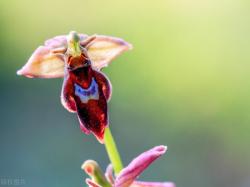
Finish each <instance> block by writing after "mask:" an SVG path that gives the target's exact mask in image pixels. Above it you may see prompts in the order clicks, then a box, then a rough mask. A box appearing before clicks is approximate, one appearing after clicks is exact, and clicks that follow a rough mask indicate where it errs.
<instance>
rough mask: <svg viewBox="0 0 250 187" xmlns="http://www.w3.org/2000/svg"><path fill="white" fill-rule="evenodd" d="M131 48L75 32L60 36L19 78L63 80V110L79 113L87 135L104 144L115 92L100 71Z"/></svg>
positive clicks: (48, 43)
mask: <svg viewBox="0 0 250 187" xmlns="http://www.w3.org/2000/svg"><path fill="white" fill-rule="evenodd" d="M131 48H132V46H131V45H130V44H129V43H127V42H125V41H124V40H122V39H120V38H115V37H110V36H102V35H93V36H87V35H85V34H77V33H76V32H74V31H72V32H70V33H69V35H68V36H66V35H62V36H56V37H54V38H52V39H49V40H47V41H46V42H45V44H44V46H40V47H38V48H37V49H36V50H35V52H34V53H33V54H32V56H31V57H30V59H29V60H28V62H27V63H26V64H25V65H24V67H23V68H22V69H20V70H19V71H18V72H17V74H18V75H24V76H26V77H29V78H59V77H63V78H64V81H63V88H62V92H61V101H62V104H63V106H64V107H65V108H66V109H67V110H68V111H70V112H73V113H77V115H78V118H79V122H80V128H81V129H82V131H83V132H85V133H86V134H89V133H93V134H94V135H95V136H96V137H97V139H98V140H99V141H100V142H103V137H104V131H105V127H106V126H107V125H108V124H109V122H108V111H107V102H108V101H109V100H110V97H111V93H112V88H111V84H110V81H109V80H108V78H107V76H105V75H104V74H103V73H102V72H101V71H100V70H101V69H102V68H103V67H106V66H107V65H108V64H109V63H110V62H111V60H113V59H114V58H115V57H117V56H118V55H120V54H121V53H123V52H124V51H126V50H128V49H131Z"/></svg>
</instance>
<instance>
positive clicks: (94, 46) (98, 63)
mask: <svg viewBox="0 0 250 187" xmlns="http://www.w3.org/2000/svg"><path fill="white" fill-rule="evenodd" d="M86 49H87V53H88V56H89V58H90V60H91V62H92V67H93V68H94V69H96V70H100V69H101V68H103V67H106V66H108V64H109V63H110V62H111V61H112V60H113V59H114V58H116V57H117V56H118V55H120V54H122V53H123V52H125V51H127V50H129V49H132V45H131V44H129V43H127V42H125V41H124V40H122V39H120V38H115V37H111V36H102V35H96V37H95V39H94V40H93V41H91V42H90V43H89V44H88V45H87V46H86Z"/></svg>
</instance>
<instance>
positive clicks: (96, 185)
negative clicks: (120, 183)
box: [85, 179, 101, 187]
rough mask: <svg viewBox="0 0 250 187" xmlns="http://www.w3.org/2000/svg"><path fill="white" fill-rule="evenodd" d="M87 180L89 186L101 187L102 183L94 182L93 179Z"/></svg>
mask: <svg viewBox="0 0 250 187" xmlns="http://www.w3.org/2000/svg"><path fill="white" fill-rule="evenodd" d="M85 182H86V183H87V184H88V185H89V187H101V186H100V185H98V184H96V183H95V182H93V181H92V180H91V179H86V180H85Z"/></svg>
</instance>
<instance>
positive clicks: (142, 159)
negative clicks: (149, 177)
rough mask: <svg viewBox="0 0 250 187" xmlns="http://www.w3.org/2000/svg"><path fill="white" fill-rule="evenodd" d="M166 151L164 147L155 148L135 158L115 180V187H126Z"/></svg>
mask: <svg viewBox="0 0 250 187" xmlns="http://www.w3.org/2000/svg"><path fill="white" fill-rule="evenodd" d="M166 150H167V147H166V146H163V145H161V146H156V147H154V148H152V149H150V150H148V151H146V152H144V153H142V154H141V155H139V156H138V157H136V158H135V159H134V160H133V161H132V162H131V163H130V164H129V165H128V166H127V167H126V168H124V169H123V170H122V171H121V172H120V173H119V175H118V176H117V178H116V181H115V187H128V186H130V185H131V184H132V183H133V182H134V180H135V179H136V178H137V177H138V176H139V175H140V174H141V173H142V172H143V171H144V170H145V169H146V168H147V167H148V166H149V165H150V164H151V163H152V162H153V161H154V160H156V159H157V158H159V157H160V156H161V155H163V154H164V153H165V152H166Z"/></svg>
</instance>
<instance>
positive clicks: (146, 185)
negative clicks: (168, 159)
mask: <svg viewBox="0 0 250 187" xmlns="http://www.w3.org/2000/svg"><path fill="white" fill-rule="evenodd" d="M166 151H167V147H166V146H162V145H161V146H156V147H154V148H152V149H150V150H148V151H146V152H144V153H142V154H141V155H139V156H138V157H136V158H135V159H134V160H132V162H130V164H129V165H128V166H127V167H125V168H124V169H122V170H121V172H120V173H119V174H118V175H117V176H116V177H115V178H114V176H113V169H112V166H111V165H109V166H108V167H107V169H106V173H105V175H104V174H103V172H102V170H101V169H100V167H99V166H98V164H97V163H96V162H95V161H93V160H87V161H85V162H84V163H83V165H82V169H83V170H84V171H85V172H86V173H87V174H88V175H89V176H90V177H91V179H86V183H87V184H88V186H89V187H175V184H174V183H172V182H141V181H137V180H136V179H137V178H138V176H139V175H140V174H141V173H142V172H143V171H144V170H145V169H146V168H147V167H148V166H149V165H150V164H151V163H152V162H153V161H155V160H156V159H157V158H159V157H160V156H162V155H163V154H164V153H165V152H166Z"/></svg>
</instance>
